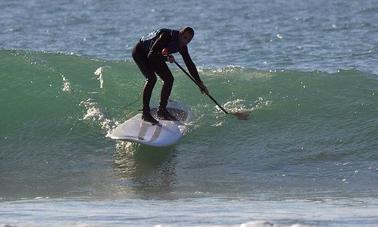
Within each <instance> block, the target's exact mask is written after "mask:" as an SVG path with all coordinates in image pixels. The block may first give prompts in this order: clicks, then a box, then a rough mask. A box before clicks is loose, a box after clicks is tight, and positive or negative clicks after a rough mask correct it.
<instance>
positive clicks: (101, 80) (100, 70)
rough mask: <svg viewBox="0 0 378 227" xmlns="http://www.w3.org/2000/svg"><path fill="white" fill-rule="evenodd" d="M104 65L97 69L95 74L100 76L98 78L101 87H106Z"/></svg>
mask: <svg viewBox="0 0 378 227" xmlns="http://www.w3.org/2000/svg"><path fill="white" fill-rule="evenodd" d="M103 72H104V66H101V67H100V68H98V69H96V71H95V72H94V74H95V75H96V76H98V78H97V80H99V81H100V88H103V87H104V74H103Z"/></svg>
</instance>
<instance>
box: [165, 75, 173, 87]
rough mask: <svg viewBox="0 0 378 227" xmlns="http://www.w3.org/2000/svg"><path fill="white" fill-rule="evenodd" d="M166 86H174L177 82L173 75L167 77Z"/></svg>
mask: <svg viewBox="0 0 378 227" xmlns="http://www.w3.org/2000/svg"><path fill="white" fill-rule="evenodd" d="M163 81H164V85H168V86H172V85H173V82H174V81H175V79H174V78H173V76H172V75H169V76H166V77H165V78H164V79H163Z"/></svg>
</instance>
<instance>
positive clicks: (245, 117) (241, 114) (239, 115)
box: [231, 112, 249, 120]
mask: <svg viewBox="0 0 378 227" xmlns="http://www.w3.org/2000/svg"><path fill="white" fill-rule="evenodd" d="M231 114H232V115H234V116H236V117H237V118H238V119H239V120H248V117H249V114H248V113H247V112H235V113H231Z"/></svg>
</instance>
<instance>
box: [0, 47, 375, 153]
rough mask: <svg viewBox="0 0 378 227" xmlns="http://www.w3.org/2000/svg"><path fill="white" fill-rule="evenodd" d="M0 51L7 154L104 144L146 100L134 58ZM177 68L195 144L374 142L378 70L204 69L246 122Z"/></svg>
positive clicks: (2, 135) (1, 135) (0, 134)
mask: <svg viewBox="0 0 378 227" xmlns="http://www.w3.org/2000/svg"><path fill="white" fill-rule="evenodd" d="M0 56H1V70H0V78H1V88H0V97H1V101H0V105H1V107H2V108H1V118H0V123H1V128H0V140H1V145H0V149H1V151H2V153H3V156H5V157H8V156H10V155H9V154H10V151H12V152H18V153H28V154H29V153H30V152H31V151H36V152H40V153H44V152H45V153H46V152H54V153H59V152H61V153H62V152H63V153H64V152H69V151H72V150H88V152H89V150H92V149H95V148H96V147H97V148H98V147H101V146H105V147H107V146H109V144H111V141H109V140H108V139H106V138H105V135H106V133H107V132H108V130H110V129H111V128H112V127H114V126H115V125H117V124H118V123H120V122H122V121H124V120H126V119H127V118H128V117H130V116H132V115H133V114H135V113H136V112H138V111H139V109H140V108H141V91H142V87H143V84H144V78H143V76H142V75H141V73H140V72H139V70H138V69H137V67H136V65H135V64H134V63H133V62H129V61H107V60H100V59H91V58H89V57H83V56H74V55H72V56H70V55H64V54H59V53H44V52H30V51H19V50H2V51H0ZM171 68H172V70H173V74H174V76H175V84H174V89H173V93H172V96H171V98H172V99H175V100H179V101H182V102H185V103H187V104H189V105H191V106H192V107H193V110H194V113H195V116H196V118H195V121H194V127H193V128H192V131H194V132H193V133H192V135H190V136H189V139H192V140H193V141H194V143H200V142H201V141H205V142H209V141H210V142H214V141H215V142H217V143H222V142H230V141H232V142H235V141H238V143H236V144H241V148H243V146H246V145H247V144H249V143H254V141H256V140H270V139H273V138H274V139H278V140H279V141H281V142H282V144H284V145H285V144H286V145H287V146H283V148H284V150H292V149H294V150H295V149H297V147H301V145H300V144H313V146H323V147H328V148H329V147H330V146H331V147H335V149H336V148H337V147H342V145H348V144H349V145H350V149H351V150H353V149H357V147H358V146H357V145H358V144H360V145H361V148H363V150H364V152H370V151H373V150H374V149H373V147H374V146H375V145H377V143H376V142H375V141H376V138H377V136H378V132H377V129H376V127H375V126H376V125H377V117H376V113H377V112H378V109H377V105H376V103H377V95H378V91H377V87H378V80H377V76H376V75H373V74H369V73H364V72H360V71H356V70H347V71H339V72H337V73H326V72H318V71H315V72H302V71H259V70H254V69H245V68H240V67H225V68H222V69H203V70H200V74H201V77H202V78H203V80H204V81H205V83H206V85H207V86H208V88H209V90H210V93H211V94H212V95H213V96H214V97H215V98H216V99H217V100H218V101H219V102H220V103H221V104H222V105H224V106H225V107H226V109H228V110H229V111H231V112H232V111H238V110H242V111H250V112H251V118H250V120H248V121H245V122H244V121H243V122H240V121H238V120H236V119H234V118H233V117H232V116H226V115H224V114H223V113H222V112H221V111H219V110H217V108H215V105H214V103H212V102H211V100H209V99H208V98H207V97H206V96H203V95H201V94H200V92H199V90H198V88H196V86H195V85H194V84H193V83H192V82H191V81H190V80H189V79H188V78H186V76H185V74H183V73H182V72H180V71H179V70H178V69H177V68H175V67H173V66H172V67H171ZM100 77H101V78H100ZM101 80H102V81H101ZM160 89H161V84H160V83H157V85H156V88H155V90H154V96H153V101H154V102H155V103H158V101H159V92H160ZM197 129H198V131H197V132H196V130H197ZM215 132H220V134H219V135H217V136H214V134H215ZM209 135H211V136H209ZM224 136H225V137H226V138H228V139H229V140H226V141H224V140H223V139H224ZM101 141H102V142H101ZM104 141H106V142H104ZM198 141H199V142H198ZM88 147H90V148H89V149H87V148H88ZM375 147H376V146H375ZM84 148H85V149H84ZM345 150H348V149H345ZM321 155H322V154H315V155H314V156H316V157H318V156H321ZM327 155H330V156H332V155H331V154H327ZM373 156H374V157H376V155H373ZM306 157H307V156H306Z"/></svg>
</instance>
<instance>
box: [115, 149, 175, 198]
mask: <svg viewBox="0 0 378 227" xmlns="http://www.w3.org/2000/svg"><path fill="white" fill-rule="evenodd" d="M175 151H176V149H175V146H171V147H165V148H155V147H149V146H144V145H140V144H135V143H128V142H120V143H118V144H117V147H116V151H115V153H114V158H113V160H114V161H113V171H114V173H115V175H116V176H117V177H119V180H120V186H121V187H122V188H123V189H124V190H126V191H131V192H133V193H135V194H136V195H137V196H140V197H146V198H149V197H161V198H166V197H168V196H169V194H170V193H171V192H172V191H173V187H174V183H175V180H176V179H175V177H176V170H175V165H176V162H175Z"/></svg>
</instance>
